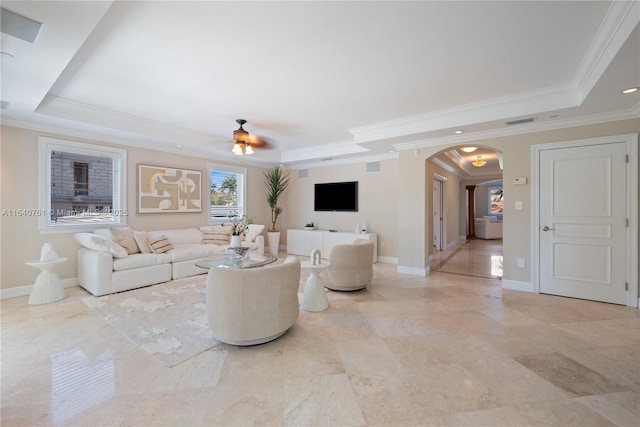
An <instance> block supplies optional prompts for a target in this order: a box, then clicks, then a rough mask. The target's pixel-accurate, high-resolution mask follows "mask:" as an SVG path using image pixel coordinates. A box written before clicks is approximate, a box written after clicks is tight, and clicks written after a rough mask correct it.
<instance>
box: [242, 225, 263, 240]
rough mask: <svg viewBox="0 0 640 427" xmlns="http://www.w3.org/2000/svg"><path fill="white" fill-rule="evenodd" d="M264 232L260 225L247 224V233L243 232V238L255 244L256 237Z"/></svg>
mask: <svg viewBox="0 0 640 427" xmlns="http://www.w3.org/2000/svg"><path fill="white" fill-rule="evenodd" d="M263 231H264V225H262V224H249V225H248V226H247V231H246V232H245V238H244V240H246V241H247V242H255V241H256V237H258V236H259V235H261V234H262V232H263Z"/></svg>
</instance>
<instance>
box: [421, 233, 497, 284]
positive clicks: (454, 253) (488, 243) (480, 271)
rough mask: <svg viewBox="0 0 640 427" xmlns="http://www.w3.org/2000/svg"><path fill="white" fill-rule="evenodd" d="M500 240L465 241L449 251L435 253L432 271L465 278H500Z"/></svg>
mask: <svg viewBox="0 0 640 427" xmlns="http://www.w3.org/2000/svg"><path fill="white" fill-rule="evenodd" d="M502 262H503V261H502V239H497V240H482V239H474V240H467V241H466V242H465V243H464V244H463V245H461V246H458V247H457V248H455V249H453V250H451V251H437V252H436V253H434V256H433V262H432V263H431V270H432V271H440V272H441V273H453V274H464V275H466V276H477V277H488V278H501V277H502V274H503V263H502Z"/></svg>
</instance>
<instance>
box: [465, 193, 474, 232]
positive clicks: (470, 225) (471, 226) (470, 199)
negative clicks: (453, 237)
mask: <svg viewBox="0 0 640 427" xmlns="http://www.w3.org/2000/svg"><path fill="white" fill-rule="evenodd" d="M466 188H467V198H468V200H467V206H468V207H469V211H468V212H467V226H468V227H467V229H468V230H469V234H467V239H475V238H476V221H475V218H476V207H475V202H474V201H475V194H474V193H475V191H476V186H475V185H467V186H466Z"/></svg>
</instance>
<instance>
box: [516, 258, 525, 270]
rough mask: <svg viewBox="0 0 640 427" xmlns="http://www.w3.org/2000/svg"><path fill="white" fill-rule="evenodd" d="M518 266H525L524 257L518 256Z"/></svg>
mask: <svg viewBox="0 0 640 427" xmlns="http://www.w3.org/2000/svg"><path fill="white" fill-rule="evenodd" d="M516 267H518V268H525V262H524V258H516Z"/></svg>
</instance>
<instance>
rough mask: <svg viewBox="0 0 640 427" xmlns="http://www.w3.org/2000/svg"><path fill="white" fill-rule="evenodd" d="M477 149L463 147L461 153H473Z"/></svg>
mask: <svg viewBox="0 0 640 427" xmlns="http://www.w3.org/2000/svg"><path fill="white" fill-rule="evenodd" d="M477 149H478V147H462V148H460V151H464V152H465V153H473V152H474V151H476V150H477Z"/></svg>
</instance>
